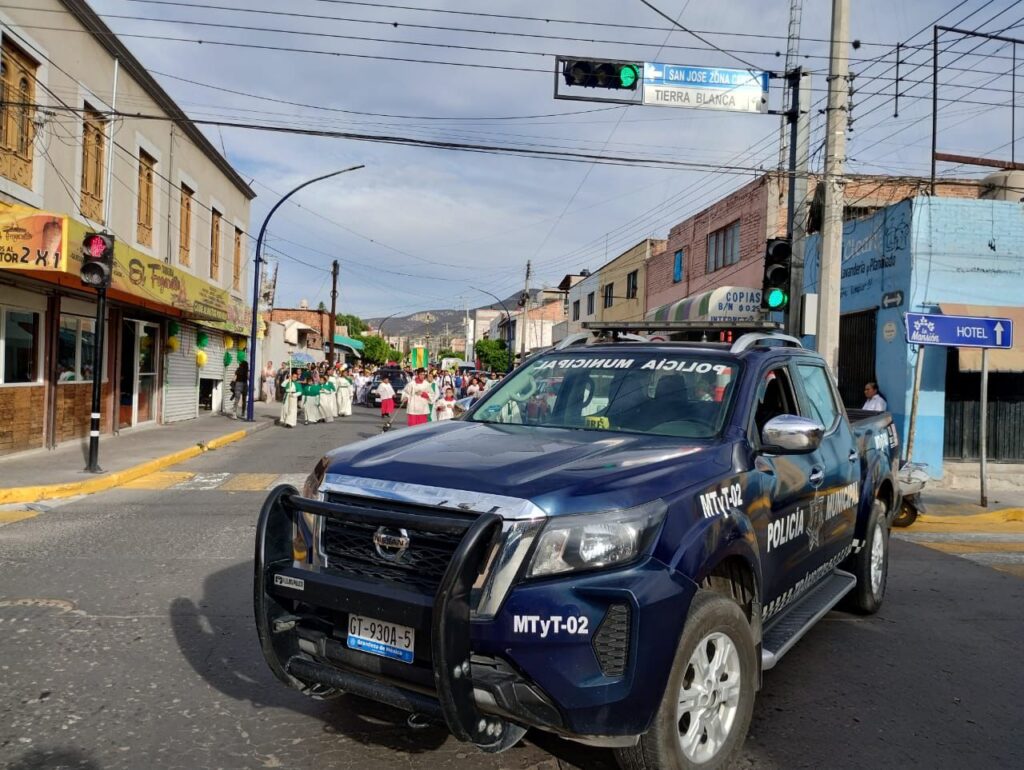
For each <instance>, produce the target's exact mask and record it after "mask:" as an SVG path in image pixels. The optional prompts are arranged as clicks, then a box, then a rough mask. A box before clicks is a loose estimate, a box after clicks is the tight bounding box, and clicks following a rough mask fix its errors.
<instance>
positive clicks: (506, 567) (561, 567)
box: [255, 332, 900, 770]
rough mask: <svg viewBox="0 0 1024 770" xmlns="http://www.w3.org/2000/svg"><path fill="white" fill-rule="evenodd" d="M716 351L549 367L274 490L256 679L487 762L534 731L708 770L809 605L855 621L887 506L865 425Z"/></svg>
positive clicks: (826, 390) (580, 359) (791, 345)
mask: <svg viewBox="0 0 1024 770" xmlns="http://www.w3.org/2000/svg"><path fill="white" fill-rule="evenodd" d="M737 337H738V338H737V339H736V341H735V342H734V343H732V344H731V345H730V344H723V343H697V342H685V343H672V342H652V341H632V340H630V341H621V340H620V341H616V342H597V343H594V344H579V345H577V346H574V347H565V348H562V349H554V350H552V351H549V352H547V353H544V354H541V355H539V356H536V357H533V358H531V359H530V360H529V361H528V362H527V363H525V364H524V365H523V366H521V367H520V368H519V369H517V370H516V371H515V372H513V373H512V374H510V375H509V376H507V377H506V378H505V379H504V380H503V381H502V382H501V383H500V384H499V385H497V386H496V387H494V388H492V389H491V390H490V391H489V392H487V393H486V394H484V395H483V396H482V397H481V398H479V399H478V400H477V401H476V403H474V404H473V405H472V406H470V407H469V410H468V412H466V414H465V415H464V416H463V418H462V419H460V420H454V421H447V422H440V423H433V424H431V425H427V426H424V427H419V428H414V429H411V430H405V431H399V432H395V433H391V434H388V435H386V436H382V437H378V438H374V439H371V440H369V441H365V442H357V443H354V444H351V445H347V446H344V447H341V448H339V449H337V450H334V451H332V452H331V453H329V454H328V455H327V456H325V457H324V458H322V459H321V460H320V462H319V463H317V465H316V467H315V468H314V469H313V472H312V473H311V474H310V477H309V479H308V480H307V481H306V484H305V487H304V489H303V490H301V491H300V490H298V489H295V488H294V487H290V486H280V487H278V488H276V489H275V490H274V491H273V492H272V493H271V494H270V497H269V498H268V499H267V501H266V503H265V504H264V507H263V510H262V512H261V514H260V519H259V525H258V531H257V538H256V562H255V605H256V606H255V615H256V620H257V627H258V634H259V639H260V642H261V645H262V648H263V652H264V655H265V657H266V661H267V663H268V665H269V667H270V669H271V670H272V671H273V672H274V673H275V674H276V675H277V677H278V678H279V679H281V681H283V682H285V683H286V684H288V685H290V686H291V687H294V688H296V689H298V690H301V691H303V692H305V693H307V694H309V695H313V696H317V697H328V696H331V695H333V694H335V693H338V692H342V691H344V692H347V693H352V694H355V695H360V696H363V697H366V698H371V699H373V700H376V701H379V702H382V703H388V704H391V705H392V706H397V707H399V708H403V709H406V710H409V711H412V712H415V713H419V714H421V715H427V716H429V717H431V718H434V719H437V720H443V721H444V722H445V723H446V724H447V726H448V727H449V729H450V730H451V731H452V733H453V734H454V735H455V737H457V738H458V739H460V740H462V741H466V742H469V743H473V744H475V745H477V746H478V747H480V748H481V749H483V750H484V751H488V752H494V751H501V750H504V749H507V748H509V747H511V746H513V745H514V744H515V743H516V742H518V741H519V740H520V739H521V738H522V736H523V735H524V733H525V732H526V730H527V729H528V728H536V729H540V730H546V731H549V732H551V733H554V734H556V735H559V736H562V737H564V738H569V739H572V740H577V741H581V742H584V743H587V744H590V745H598V746H605V747H610V748H612V749H614V750H615V752H616V753H617V756H618V758H619V761H620V762H621V764H622V765H623V766H624V767H627V768H632V769H643V768H648V769H649V770H653V768H659V769H661V768H680V767H681V768H693V767H700V768H711V767H720V766H724V765H725V764H727V763H728V761H729V760H730V758H731V757H733V756H734V755H735V753H736V752H737V751H738V750H739V748H740V746H741V745H742V743H743V741H744V739H745V736H746V732H747V729H748V726H749V724H750V719H751V713H752V710H753V705H754V699H755V695H756V692H757V690H758V688H759V687H760V683H761V678H762V674H763V673H764V672H766V671H768V670H769V669H771V668H772V667H773V666H775V664H776V663H777V662H778V660H779V658H781V657H782V656H783V655H784V654H785V653H786V652H787V651H788V650H789V649H790V648H791V647H792V645H793V644H794V643H795V642H796V641H797V640H798V639H800V638H801V637H802V636H803V635H804V634H806V633H807V632H808V631H809V630H810V629H811V628H812V627H813V625H814V623H815V622H816V621H817V620H819V619H820V618H821V617H822V616H824V615H825V614H826V612H828V610H829V609H831V608H833V607H834V606H836V605H838V604H840V603H841V602H843V603H845V606H846V607H847V608H848V609H850V610H852V611H854V612H858V613H873V612H875V611H876V610H877V609H878V608H879V606H880V605H881V604H882V601H883V598H884V596H885V590H886V577H887V572H888V560H889V530H890V521H891V516H892V515H893V513H894V512H895V511H897V510H899V507H900V497H899V485H898V483H897V479H896V466H897V459H898V451H897V441H896V432H895V429H894V427H893V424H892V418H891V417H890V415H889V414H887V413H884V412H883V413H872V414H871V415H870V416H865V417H863V418H862V419H858V420H857V421H856V422H854V423H852V424H851V422H850V420H849V418H848V416H847V412H846V410H845V409H844V407H843V405H842V402H841V401H840V399H839V395H838V392H837V390H836V387H835V382H834V378H833V376H832V375H831V373H830V372H829V370H828V368H827V365H826V363H825V361H824V360H823V359H822V358H821V357H820V356H819V355H817V354H816V353H814V352H811V351H809V350H805V349H803V348H802V347H801V346H800V343H799V342H798V341H797V340H796V339H794V338H791V337H786V336H784V335H779V334H774V333H766V332H754V333H748V334H743V335H742V336H739V335H737ZM538 396H539V399H538V398H537V397H538ZM540 401H542V402H543V403H544V404H545V405H546V407H547V408H545V409H534V410H533V411H532V412H531V410H530V405H531V403H534V404H536V403H539V402H540ZM848 630H849V629H847V631H848ZM840 632H841V633H842V630H841V631H840ZM843 654H844V655H845V656H847V657H850V656H853V657H856V656H858V655H859V654H861V653H859V652H858V649H857V647H856V645H855V644H851V645H850V646H849V647H847V648H845V649H844V651H843ZM876 663H877V661H874V660H870V661H869V660H865V661H864V665H865V667H869V666H872V665H875V664H876ZM787 673H788V675H790V676H799V671H798V670H794V669H792V668H791V669H790V670H789V671H788V672H787Z"/></svg>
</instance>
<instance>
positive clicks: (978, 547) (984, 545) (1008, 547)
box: [918, 541, 1024, 556]
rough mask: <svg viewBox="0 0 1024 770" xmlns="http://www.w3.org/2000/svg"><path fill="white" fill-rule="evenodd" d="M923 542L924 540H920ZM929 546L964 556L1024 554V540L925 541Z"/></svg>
mask: <svg viewBox="0 0 1024 770" xmlns="http://www.w3.org/2000/svg"><path fill="white" fill-rule="evenodd" d="M918 542H922V541H918ZM923 544H924V545H927V546H928V547H929V548H934V549H935V550H936V551H942V552H943V553H952V554H956V555H957V556H962V555H964V554H969V553H982V554H983V553H1019V554H1024V542H1020V543H1012V542H1011V543H1004V542H996V543H993V542H991V541H988V542H984V541H982V542H974V541H972V542H969V543H956V542H953V543H934V542H932V543H928V542H925V543H923Z"/></svg>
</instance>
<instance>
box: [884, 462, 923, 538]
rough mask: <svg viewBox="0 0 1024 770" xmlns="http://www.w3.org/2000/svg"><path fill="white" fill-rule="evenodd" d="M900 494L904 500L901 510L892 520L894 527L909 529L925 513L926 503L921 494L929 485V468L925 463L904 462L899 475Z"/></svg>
mask: <svg viewBox="0 0 1024 770" xmlns="http://www.w3.org/2000/svg"><path fill="white" fill-rule="evenodd" d="M898 478H899V482H900V492H901V493H902V495H903V500H902V502H901V503H900V509H899V511H897V512H896V516H895V517H894V518H893V520H892V525H893V526H894V527H909V526H910V525H911V524H913V523H914V522H915V521H916V520H917V517H918V514H921V513H924V512H925V509H924V501H923V500H922V499H921V492H922V491H923V490H924V486H925V484H926V483H928V466H927V464H925V463H911V462H904V463H903V464H901V465H900V470H899V473H898Z"/></svg>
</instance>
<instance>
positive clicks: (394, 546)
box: [373, 527, 409, 561]
mask: <svg viewBox="0 0 1024 770" xmlns="http://www.w3.org/2000/svg"><path fill="white" fill-rule="evenodd" d="M373 547H374V548H375V549H376V550H377V555H378V556H380V558H382V559H386V560H387V561H398V560H400V559H401V558H402V555H403V554H404V553H405V552H406V551H408V550H409V533H408V532H406V531H405V530H404V529H392V528H391V527H379V528H378V529H377V531H376V532H374V533H373Z"/></svg>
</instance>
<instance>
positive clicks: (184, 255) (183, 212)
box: [178, 184, 195, 267]
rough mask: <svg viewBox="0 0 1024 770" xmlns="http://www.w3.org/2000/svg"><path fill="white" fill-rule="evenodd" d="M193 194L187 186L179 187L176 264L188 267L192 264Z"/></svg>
mask: <svg viewBox="0 0 1024 770" xmlns="http://www.w3.org/2000/svg"><path fill="white" fill-rule="evenodd" d="M194 194H195V193H194V192H193V191H192V188H190V187H189V186H188V185H187V184H183V185H182V186H181V207H180V210H179V212H178V262H179V263H180V264H182V265H185V266H186V267H188V266H189V265H191V264H192V196H193V195H194Z"/></svg>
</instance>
